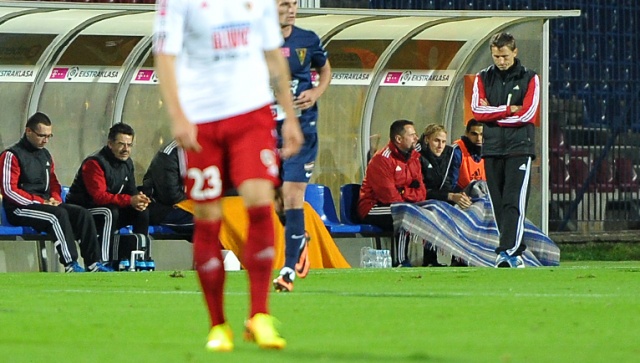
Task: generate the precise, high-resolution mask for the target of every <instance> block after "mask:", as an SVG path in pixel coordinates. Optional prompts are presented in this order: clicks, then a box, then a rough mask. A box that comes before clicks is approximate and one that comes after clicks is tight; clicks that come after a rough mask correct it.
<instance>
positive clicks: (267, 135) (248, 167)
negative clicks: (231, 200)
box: [185, 106, 279, 202]
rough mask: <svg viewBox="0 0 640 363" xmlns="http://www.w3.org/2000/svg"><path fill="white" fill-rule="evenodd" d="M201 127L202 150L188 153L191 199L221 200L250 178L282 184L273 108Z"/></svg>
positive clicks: (200, 200)
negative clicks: (272, 114)
mask: <svg viewBox="0 0 640 363" xmlns="http://www.w3.org/2000/svg"><path fill="white" fill-rule="evenodd" d="M197 127H198V142H199V143H200V146H202V150H200V152H194V151H189V152H187V174H186V176H185V185H186V186H187V193H188V195H189V198H190V199H193V200H194V201H196V202H202V201H213V200H217V199H219V198H221V197H222V196H223V194H224V192H225V191H227V190H228V189H230V188H234V187H238V186H239V185H241V184H242V183H243V182H244V181H245V180H249V179H266V180H270V181H272V182H273V183H274V185H276V184H277V183H278V181H279V179H278V165H279V160H278V156H277V153H276V139H275V121H274V120H273V117H272V116H271V110H270V108H269V106H265V107H263V108H260V109H258V110H255V111H251V112H249V113H246V114H243V115H238V116H234V117H231V118H228V119H224V120H220V121H215V122H208V123H203V124H198V125H197Z"/></svg>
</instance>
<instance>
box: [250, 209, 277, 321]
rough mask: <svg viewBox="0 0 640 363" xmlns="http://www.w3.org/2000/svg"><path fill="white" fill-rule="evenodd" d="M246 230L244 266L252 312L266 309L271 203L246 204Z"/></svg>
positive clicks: (271, 241)
mask: <svg viewBox="0 0 640 363" xmlns="http://www.w3.org/2000/svg"><path fill="white" fill-rule="evenodd" d="M247 212H248V213H249V233H248V234H247V243H246V244H245V248H244V254H243V255H244V256H243V260H244V266H245V267H246V268H247V273H248V275H249V285H250V291H251V314H250V315H249V316H250V317H253V316H254V315H255V314H258V313H263V314H266V313H268V309H267V305H268V304H267V303H268V301H267V298H268V295H269V288H270V284H271V271H272V269H273V255H274V249H273V244H274V239H275V237H274V229H273V214H272V211H271V206H262V207H252V208H248V210H247Z"/></svg>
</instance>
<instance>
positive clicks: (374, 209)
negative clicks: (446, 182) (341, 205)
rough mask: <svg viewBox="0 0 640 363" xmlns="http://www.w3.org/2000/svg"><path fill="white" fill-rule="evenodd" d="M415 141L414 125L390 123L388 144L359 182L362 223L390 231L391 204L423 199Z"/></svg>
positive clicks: (401, 252) (400, 253)
mask: <svg viewBox="0 0 640 363" xmlns="http://www.w3.org/2000/svg"><path fill="white" fill-rule="evenodd" d="M417 142H418V134H417V133H416V130H415V128H414V126H413V122H411V121H408V120H397V121H394V122H393V123H392V124H391V128H390V130H389V144H387V146H385V147H383V148H382V149H380V150H379V151H378V152H376V154H375V155H374V156H373V157H372V158H371V161H370V162H369V165H368V166H367V172H366V175H365V177H364V180H363V181H362V188H361V189H360V199H359V200H358V215H359V217H360V218H361V219H362V221H363V222H364V223H368V224H373V225H376V226H379V227H380V228H382V229H384V230H389V231H392V230H393V218H392V216H391V207H390V205H391V203H399V202H410V203H415V202H420V201H423V200H425V199H426V197H427V190H426V188H425V186H424V182H423V178H422V170H421V165H420V154H419V153H418V152H416V151H415V150H414V148H415V146H416V143H417ZM400 247H401V246H400ZM400 247H399V248H398V256H397V259H398V261H399V262H400V263H403V262H404V261H405V260H406V259H407V256H406V255H405V249H404V248H400Z"/></svg>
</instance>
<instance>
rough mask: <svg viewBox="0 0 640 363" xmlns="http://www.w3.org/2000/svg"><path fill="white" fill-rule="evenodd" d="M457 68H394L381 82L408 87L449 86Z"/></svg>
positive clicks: (384, 84) (387, 84)
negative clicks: (403, 69)
mask: <svg viewBox="0 0 640 363" xmlns="http://www.w3.org/2000/svg"><path fill="white" fill-rule="evenodd" d="M455 72H456V71H455V70H449V69H442V70H436V69H432V70H405V71H402V70H392V71H387V73H386V74H385V76H384V77H383V78H382V81H381V82H380V85H381V86H400V87H402V86H406V87H425V86H432V87H433V86H435V87H447V86H450V85H451V82H452V81H453V77H454V75H455Z"/></svg>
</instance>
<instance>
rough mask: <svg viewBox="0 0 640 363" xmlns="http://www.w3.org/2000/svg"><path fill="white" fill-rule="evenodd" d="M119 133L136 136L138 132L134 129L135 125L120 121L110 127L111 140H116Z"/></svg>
mask: <svg viewBox="0 0 640 363" xmlns="http://www.w3.org/2000/svg"><path fill="white" fill-rule="evenodd" d="M118 134H125V135H129V136H131V137H134V136H136V133H135V132H134V131H133V127H131V126H129V125H127V124H125V123H122V122H119V123H117V124H115V125H113V126H111V128H110V129H109V136H108V138H109V141H116V136H118Z"/></svg>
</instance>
